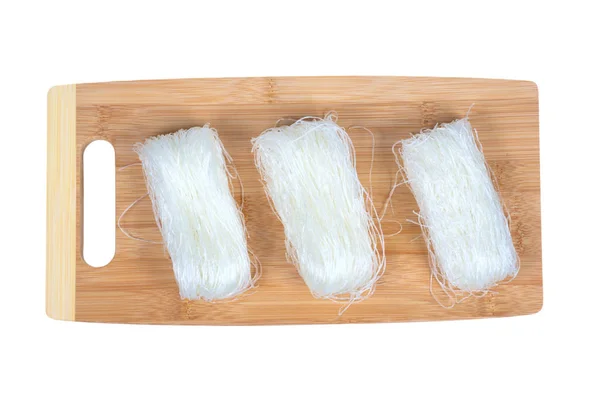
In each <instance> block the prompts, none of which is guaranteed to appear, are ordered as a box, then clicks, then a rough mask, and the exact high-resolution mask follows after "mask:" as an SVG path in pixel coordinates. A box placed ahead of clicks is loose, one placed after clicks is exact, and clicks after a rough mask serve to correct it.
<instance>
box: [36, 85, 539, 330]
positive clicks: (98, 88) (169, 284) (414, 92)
mask: <svg viewBox="0 0 600 410" xmlns="http://www.w3.org/2000/svg"><path fill="white" fill-rule="evenodd" d="M472 104H474V106H473V107H472V109H471V113H470V119H471V122H472V124H473V126H474V127H475V128H476V129H477V131H478V133H479V138H480V141H481V144H482V146H483V149H484V153H485V156H486V159H487V161H488V163H489V165H490V168H491V169H492V170H493V172H494V173H495V175H496V178H497V180H498V185H499V190H500V194H501V195H502V197H503V199H504V201H505V203H506V205H507V207H508V209H509V210H510V213H511V218H512V225H511V230H512V235H513V241H514V243H515V247H516V249H517V252H518V254H519V256H520V258H521V271H520V272H519V275H518V277H517V278H516V279H515V280H513V281H512V282H510V283H506V284H502V285H501V286H499V287H497V288H495V290H496V293H492V294H489V295H487V296H485V297H483V298H478V299H477V298H470V299H468V300H467V301H465V302H463V303H462V304H459V305H457V306H455V307H454V308H453V309H450V310H448V309H444V308H442V307H440V306H439V305H438V304H437V303H436V302H435V301H434V300H433V298H432V296H431V295H430V292H429V276H430V274H429V266H428V258H427V250H426V247H425V244H424V242H423V239H422V238H421V237H420V228H419V227H418V226H416V225H413V224H411V223H409V222H407V221H406V220H407V219H411V216H412V215H413V214H412V212H413V210H417V205H416V202H415V200H414V198H413V197H412V195H411V193H410V191H409V189H408V188H407V187H406V186H401V187H399V188H398V189H397V190H396V192H395V194H394V196H393V198H392V205H393V209H394V213H393V215H392V214H391V213H390V212H389V211H388V214H387V215H386V218H385V220H384V223H383V228H384V233H386V234H388V235H389V234H392V233H394V232H396V231H397V230H398V222H401V223H402V225H403V230H402V232H401V233H400V234H398V235H395V236H388V237H386V255H387V270H386V272H385V274H384V275H383V277H382V278H381V280H380V281H379V282H378V285H377V290H376V292H375V294H374V295H373V296H372V297H371V298H370V299H368V300H366V301H364V302H361V303H358V304H355V305H352V306H351V307H350V308H349V309H348V310H346V312H345V313H344V314H343V315H342V316H338V310H339V308H340V305H339V304H336V303H334V302H330V301H326V300H316V299H314V298H313V297H312V296H311V294H310V292H309V290H308V289H307V287H306V286H305V284H304V282H303V280H302V279H301V277H300V276H299V275H298V274H297V272H296V270H295V268H294V267H293V266H292V265H290V264H289V263H287V262H286V258H285V246H284V234H283V227H282V226H281V223H280V222H279V220H278V219H277V217H276V216H275V215H274V214H273V213H272V212H271V209H270V207H269V204H268V202H267V198H266V196H265V193H264V191H263V187H262V185H261V183H260V180H259V174H258V172H257V170H256V169H255V167H254V159H253V156H252V153H251V151H250V150H251V142H250V140H251V138H253V137H256V136H258V135H259V134H260V133H261V132H262V131H263V130H265V129H267V128H269V127H272V126H273V125H274V124H275V122H276V121H277V120H278V119H280V118H291V119H297V118H299V117H303V116H307V115H314V116H323V115H324V114H325V113H327V112H328V111H331V110H334V111H336V112H337V113H338V116H339V120H338V124H339V125H340V126H342V127H351V126H364V127H367V128H369V129H370V130H371V131H372V132H373V134H374V135H375V162H374V164H373V174H372V183H373V196H374V201H375V205H376V206H377V208H378V209H381V208H382V207H383V204H384V202H385V200H386V198H387V196H388V194H389V191H390V188H391V186H392V184H393V181H394V175H395V173H396V169H397V168H396V165H395V163H394V157H393V154H392V151H391V146H392V144H393V143H395V142H396V141H398V140H399V139H402V138H407V137H409V136H410V134H411V133H417V132H418V131H419V130H421V129H422V128H429V127H432V126H434V125H435V124H436V123H439V122H448V121H452V120H454V119H456V118H461V117H464V115H465V114H466V112H467V110H468V109H469V107H470V106H471V105H472ZM207 122H210V124H211V125H212V126H213V127H215V128H216V129H217V130H218V132H219V135H220V137H221V139H222V141H223V144H224V145H225V147H226V149H227V150H228V151H229V153H230V154H231V156H232V157H233V159H234V161H235V165H236V167H237V170H238V171H239V173H240V176H241V179H242V181H243V183H244V190H245V201H244V214H245V218H246V225H247V228H248V231H249V234H250V237H249V241H248V244H249V247H250V248H251V249H252V250H253V251H254V252H255V253H256V255H257V256H258V257H259V258H260V261H261V263H262V266H263V273H262V277H261V279H260V280H259V282H258V285H259V286H258V288H257V289H256V291H255V292H253V293H251V294H249V295H246V296H242V297H240V298H239V299H238V300H236V301H233V302H228V303H206V302H203V301H193V302H192V301H185V300H181V299H180V298H179V294H178V290H177V285H176V283H175V279H174V276H173V272H172V268H171V262H170V260H169V258H168V256H167V255H166V253H165V251H164V250H163V248H162V246H161V245H155V244H150V243H146V242H138V241H134V240H132V239H130V238H128V237H126V236H125V235H124V234H123V233H122V232H121V231H119V230H117V234H116V235H117V236H116V254H115V257H114V259H113V260H112V261H111V262H110V263H109V264H108V265H107V266H105V267H102V268H92V267H90V266H88V265H87V264H86V263H85V261H84V260H83V258H82V219H83V218H82V211H83V210H82V209H81V208H82V206H81V205H82V186H83V183H82V173H81V170H82V156H83V150H84V148H85V147H86V146H87V144H89V143H90V142H92V141H94V140H96V139H105V140H107V141H109V142H110V143H112V144H113V146H114V148H115V151H116V167H117V172H116V193H117V203H116V208H115V213H116V215H117V218H118V216H119V215H120V214H121V213H122V212H123V210H124V209H125V208H126V207H127V206H129V205H130V204H131V203H132V202H133V201H134V200H136V199H137V198H138V197H140V196H141V195H143V194H144V193H146V187H145V185H144V178H143V174H142V170H141V167H128V168H126V169H123V170H118V169H119V168H121V167H123V166H125V165H129V164H132V163H135V162H138V158H137V156H136V154H135V153H134V152H133V151H132V146H133V144H134V143H136V142H141V141H143V140H144V139H145V138H147V137H150V136H154V135H158V134H165V133H171V132H173V131H176V130H178V129H180V128H189V127H192V126H197V125H203V124H205V123H207ZM349 134H350V137H351V138H352V140H353V142H354V145H355V148H356V152H357V169H358V173H359V176H360V178H361V181H362V182H363V184H364V185H365V186H367V187H368V173H369V167H370V165H371V149H372V139H371V136H370V135H369V134H367V133H366V132H365V131H363V130H360V129H352V130H350V131H349ZM237 198H238V199H239V196H238V197H237ZM122 224H123V226H124V228H126V229H127V230H128V231H129V232H130V233H131V234H133V235H135V236H138V237H143V238H146V239H150V240H157V241H159V240H160V233H159V231H158V228H157V227H156V224H155V221H154V217H153V215H152V208H151V204H150V200H149V199H148V198H146V199H145V200H142V201H140V203H138V204H137V205H136V206H135V207H133V208H132V209H131V210H130V211H129V212H128V213H127V214H126V216H125V217H124V218H123V221H122ZM47 231H48V233H47V242H48V255H47V313H48V315H49V316H51V317H54V318H58V319H64V320H77V321H93V322H121V323H164V324H293V323H298V324H299V323H356V322H397V321H416V320H446V319H466V318H483V317H498V316H513V315H523V314H530V313H535V312H537V311H539V310H540V309H541V307H542V254H541V252H542V246H541V221H540V174H539V131H538V91H537V87H536V85H535V84H534V83H532V82H527V81H507V80H484V79H452V78H448V79H446V78H408V77H281V78H278V77H274V78H239V79H186V80H164V81H163V80H161V81H135V82H115V83H98V84H78V85H76V86H74V85H70V86H59V87H55V88H53V89H51V90H50V92H49V95H48V230H47Z"/></svg>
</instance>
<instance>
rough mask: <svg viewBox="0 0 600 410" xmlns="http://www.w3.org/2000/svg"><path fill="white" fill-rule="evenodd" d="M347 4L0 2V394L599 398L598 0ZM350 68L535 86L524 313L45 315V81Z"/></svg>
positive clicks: (110, 404)
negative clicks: (412, 318)
mask: <svg viewBox="0 0 600 410" xmlns="http://www.w3.org/2000/svg"><path fill="white" fill-rule="evenodd" d="M151 3H153V4H154V5H153V4H151ZM350 3H353V2H350V1H346V2H339V3H338V4H332V3H330V2H327V1H318V2H314V3H313V2H310V1H296V2H290V1H287V2H286V1H277V2H271V4H269V3H268V2H259V1H246V2H240V3H239V4H229V3H228V2H226V1H217V0H214V1H211V2H200V1H197V2H190V5H189V6H187V7H181V6H180V5H179V4H178V2H176V1H173V0H169V1H164V2H150V1H144V2H129V3H126V2H125V1H123V0H121V1H117V2H112V1H106V0H104V1H102V2H65V1H52V2H40V3H39V4H35V3H34V2H16V1H14V2H3V3H2V6H0V9H1V10H0V20H1V23H0V34H1V35H0V42H1V48H0V53H1V54H0V60H1V62H0V72H1V75H0V82H1V88H0V90H2V92H1V94H0V105H1V107H0V115H1V118H2V122H1V125H2V127H1V130H0V138H1V142H2V144H4V145H2V147H1V148H0V167H1V168H0V170H1V173H0V176H1V178H2V179H1V182H2V185H1V188H2V191H1V194H0V211H1V212H0V214H1V215H2V217H3V222H2V224H1V225H0V227H1V231H0V234H1V236H0V238H1V239H0V241H1V247H0V249H1V265H0V273H1V278H2V284H1V286H0V315H2V320H1V322H0V346H1V347H0V375H1V376H2V380H3V381H2V382H0V408H5V409H18V408H40V407H42V406H43V407H44V408H55V407H60V408H63V409H94V408H103V409H104V408H141V407H142V406H144V407H146V408H155V407H157V408H163V409H164V408H168V409H176V408H184V407H186V408H187V407H203V406H206V408H227V407H233V406H236V407H237V408H280V409H287V408H302V409H306V408H369V409H371V408H373V409H375V408H407V409H413V408H428V407H432V406H434V405H435V406H438V408H443V409H451V408H460V409H465V408H485V409H495V408H503V409H505V408H511V409H513V408H530V407H531V406H534V407H533V408H543V407H542V406H547V405H557V406H559V408H562V407H564V406H568V407H569V408H599V407H598V401H599V399H598V395H597V394H596V389H597V388H598V386H597V382H598V374H597V370H598V367H599V365H600V361H599V354H598V349H599V346H600V344H599V342H600V339H599V338H598V336H597V331H598V323H599V320H598V313H599V310H600V309H598V306H599V304H598V286H599V285H600V283H599V277H600V275H599V274H600V269H599V267H598V263H597V260H596V257H597V256H598V245H600V243H599V239H598V238H599V237H598V231H599V229H600V224H599V217H598V214H599V211H600V207H599V204H598V201H597V199H598V195H597V193H598V190H599V188H600V187H599V184H598V176H599V173H598V164H599V162H600V159H599V152H600V151H599V148H600V143H599V140H600V135H599V131H598V125H597V124H598V117H599V109H600V106H599V99H598V95H599V92H600V90H599V81H598V75H599V74H600V70H599V68H600V67H599V65H598V63H597V61H596V58H597V54H598V42H597V40H598V38H599V30H598V21H597V13H595V12H594V11H593V9H592V8H591V7H590V6H585V5H584V4H585V3H584V2H579V1H575V0H571V1H568V2H551V1H544V2H539V3H533V2H527V1H523V0H522V1H518V2H511V1H507V0H503V1H495V2H484V1H474V2H461V1H441V2H439V3H437V2H435V3H434V2H426V1H418V0H414V1H412V2H410V3H408V4H405V5H400V4H401V3H400V2H396V1H395V2H389V4H385V5H384V4H383V3H380V2H377V1H373V0H369V1H366V2H362V1H361V2H357V5H355V6H353V5H351V4H350ZM550 3H556V6H555V5H550ZM392 4H393V5H394V6H392ZM589 4H592V2H589ZM594 39H595V40H594ZM350 74H354V75H419V76H424V75H431V76H459V77H491V78H509V79H525V80H533V81H536V82H537V83H538V85H539V89H540V126H541V155H542V208H543V252H544V259H543V263H544V299H545V303H544V308H543V310H542V312H541V313H539V314H536V315H533V316H527V317H517V318H509V319H489V320H475V321H459V322H444V323H414V324H386V325H347V326H346V325H336V326H283V327H170V326H126V325H102V324H81V323H67V322H58V321H54V320H50V319H48V318H47V317H46V316H45V312H44V277H45V255H44V252H45V233H44V232H45V162H46V93H47V91H48V89H49V88H50V87H51V86H53V85H57V84H68V83H82V82H93V81H94V82H95V81H111V80H134V79H156V78H181V77H211V76H216V77H220V76H266V75H268V76H271V75H350ZM33 406H34V407H33Z"/></svg>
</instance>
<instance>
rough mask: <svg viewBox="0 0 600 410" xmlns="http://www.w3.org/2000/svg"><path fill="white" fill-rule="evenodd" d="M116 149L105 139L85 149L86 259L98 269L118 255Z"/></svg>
mask: <svg viewBox="0 0 600 410" xmlns="http://www.w3.org/2000/svg"><path fill="white" fill-rule="evenodd" d="M115 185H116V184H115V149H114V147H113V145H112V144H111V143H110V142H108V141H105V140H96V141H93V142H91V143H90V144H88V146H87V147H86V148H85V150H84V151H83V211H82V213H83V260H84V261H85V262H86V263H87V264H88V265H90V266H92V267H94V268H100V267H103V266H106V265H108V264H109V263H110V261H111V260H112V259H113V258H114V256H115V231H116V229H115V215H116V212H115V211H116V210H115V207H116V196H115Z"/></svg>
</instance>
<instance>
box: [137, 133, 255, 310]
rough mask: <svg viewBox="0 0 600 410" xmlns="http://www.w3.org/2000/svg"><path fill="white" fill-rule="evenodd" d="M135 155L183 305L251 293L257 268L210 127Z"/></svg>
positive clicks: (149, 144)
mask: <svg viewBox="0 0 600 410" xmlns="http://www.w3.org/2000/svg"><path fill="white" fill-rule="evenodd" d="M134 150H135V151H136V153H137V154H138V155H139V157H140V160H141V162H142V167H143V170H144V175H145V177H146V184H147V186H148V192H149V195H150V198H151V200H152V207H153V210H154V215H155V218H156V222H157V225H158V227H159V229H160V232H161V234H162V238H163V243H164V245H165V247H166V249H167V251H168V253H169V255H170V256H171V260H172V262H173V271H174V273H175V279H176V281H177V284H178V286H179V294H180V296H181V298H182V299H190V300H195V299H204V300H206V301H210V302H212V301H216V300H221V299H229V298H233V297H235V296H237V295H239V294H241V293H243V292H244V291H246V290H248V289H249V288H252V287H254V285H255V282H256V280H257V279H258V276H259V275H260V263H259V262H258V259H257V258H256V257H255V256H254V254H253V253H252V252H249V250H248V248H247V240H246V237H247V232H246V228H245V225H244V218H243V215H242V213H241V210H240V208H239V207H238V205H237V203H236V202H235V200H234V198H233V196H232V194H231V190H230V188H232V182H231V180H232V179H234V178H238V179H239V177H238V175H237V171H235V169H234V170H233V172H230V171H229V169H228V164H229V165H231V163H232V160H231V157H230V156H229V154H228V153H227V151H226V150H225V148H224V147H223V145H222V143H221V141H220V139H219V137H218V134H217V132H216V130H215V129H213V128H210V127H209V126H208V124H207V125H205V126H204V127H194V128H190V129H188V130H179V131H177V132H175V133H173V134H167V135H160V136H157V137H152V138H148V139H147V140H146V141H145V142H144V143H138V144H136V145H135V147H134ZM242 192H243V191H242ZM138 201H139V199H138ZM136 202H137V201H136ZM134 204H135V202H134ZM134 204H132V205H131V206H133V205H134ZM131 206H130V207H131ZM128 209H129V208H128ZM128 236H129V235H128ZM130 237H131V236H130ZM134 239H140V238H134ZM252 270H254V274H252Z"/></svg>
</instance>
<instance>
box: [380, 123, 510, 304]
mask: <svg viewBox="0 0 600 410" xmlns="http://www.w3.org/2000/svg"><path fill="white" fill-rule="evenodd" d="M398 145H400V147H399V148H397V147H398ZM392 150H393V152H394V155H395V156H396V163H397V164H398V167H399V170H400V175H401V176H403V177H404V180H405V182H406V183H408V184H409V186H410V188H411V190H412V192H413V194H414V196H415V198H416V200H417V204H418V205H419V213H416V212H415V215H416V216H417V221H410V222H413V223H416V224H418V225H420V226H421V229H422V232H423V237H424V239H425V243H426V245H427V249H428V252H429V259H430V267H431V280H430V290H431V293H432V295H433V297H434V298H435V299H436V301H438V303H439V304H440V305H442V306H444V307H447V308H451V307H452V306H454V305H455V304H456V303H460V302H461V301H463V300H465V299H466V298H467V297H469V296H484V295H485V294H487V293H488V292H489V291H490V288H492V287H494V286H496V285H497V284H498V283H499V282H501V281H503V280H505V279H507V278H510V279H513V278H514V277H516V275H517V273H518V271H519V258H518V255H517V252H516V251H515V247H514V245H513V242H512V238H511V234H510V225H509V223H510V220H509V218H508V217H507V215H506V214H507V213H505V208H504V205H503V203H502V201H501V199H500V196H499V194H498V192H497V190H496V187H495V186H494V183H493V181H492V178H491V177H490V176H491V172H490V170H489V169H488V167H487V164H486V162H485V158H484V156H483V152H482V150H481V146H480V144H479V140H478V139H477V134H476V132H475V133H474V132H473V129H472V127H471V124H470V123H469V121H468V119H467V118H464V119H461V120H456V121H454V122H452V123H449V124H442V125H440V126H437V127H435V128H434V129H432V130H427V131H423V132H421V133H420V134H418V135H415V136H413V137H412V138H410V139H406V140H401V141H398V142H397V143H396V144H394V147H393V148H392ZM400 158H401V160H402V161H400ZM399 185H400V184H398V183H396V184H394V189H395V188H396V187H397V186H399ZM392 192H393V191H392ZM390 195H391V194H390ZM434 280H435V282H436V283H437V284H439V286H440V287H441V289H442V290H443V292H444V294H445V295H446V296H447V297H448V299H449V301H450V302H449V303H442V302H441V301H440V300H439V299H438V298H437V296H436V295H435V292H434V291H433V283H434Z"/></svg>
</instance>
